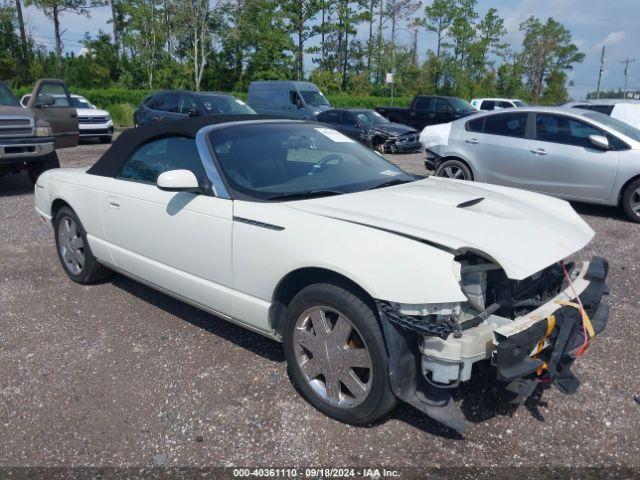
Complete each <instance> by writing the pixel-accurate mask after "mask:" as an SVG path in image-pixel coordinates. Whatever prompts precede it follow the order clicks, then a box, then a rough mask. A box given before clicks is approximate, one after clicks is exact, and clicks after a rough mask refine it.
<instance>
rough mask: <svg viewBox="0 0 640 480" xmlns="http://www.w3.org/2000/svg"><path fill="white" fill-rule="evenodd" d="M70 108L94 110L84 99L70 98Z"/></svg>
mask: <svg viewBox="0 0 640 480" xmlns="http://www.w3.org/2000/svg"><path fill="white" fill-rule="evenodd" d="M71 106H72V107H73V108H88V109H90V110H94V109H95V107H94V106H93V105H91V104H90V103H89V102H88V101H87V100H86V99H84V98H78V97H71Z"/></svg>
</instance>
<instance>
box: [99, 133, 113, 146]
mask: <svg viewBox="0 0 640 480" xmlns="http://www.w3.org/2000/svg"><path fill="white" fill-rule="evenodd" d="M99 138H100V143H103V144H107V143H111V135H109V136H108V137H99Z"/></svg>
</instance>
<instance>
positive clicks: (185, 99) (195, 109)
mask: <svg viewBox="0 0 640 480" xmlns="http://www.w3.org/2000/svg"><path fill="white" fill-rule="evenodd" d="M255 113H256V112H255V111H254V110H253V109H252V108H251V107H250V106H248V105H247V104H246V103H244V102H243V101H242V100H240V99H238V98H236V97H234V96H233V95H229V94H226V93H218V92H190V91H186V90H184V91H178V90H167V91H162V92H156V93H152V94H151V95H149V96H148V97H146V98H145V99H144V100H143V101H142V103H141V104H140V106H139V107H138V108H137V109H136V111H135V112H133V123H134V124H135V125H136V126H141V125H147V124H148V123H151V122H154V121H160V120H180V119H183V118H187V117H198V116H208V115H228V114H255Z"/></svg>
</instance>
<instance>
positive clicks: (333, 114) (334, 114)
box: [323, 110, 340, 125]
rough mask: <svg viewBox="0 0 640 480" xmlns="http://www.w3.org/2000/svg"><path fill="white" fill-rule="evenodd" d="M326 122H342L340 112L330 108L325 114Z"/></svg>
mask: <svg viewBox="0 0 640 480" xmlns="http://www.w3.org/2000/svg"><path fill="white" fill-rule="evenodd" d="M323 121H324V122H327V123H334V124H336V125H338V124H339V123H340V112H338V111H335V110H328V111H326V112H325V114H324V120H323Z"/></svg>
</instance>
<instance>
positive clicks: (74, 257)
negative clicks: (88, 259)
mask: <svg viewBox="0 0 640 480" xmlns="http://www.w3.org/2000/svg"><path fill="white" fill-rule="evenodd" d="M58 250H59V251H60V257H62V259H63V261H64V264H65V266H66V267H67V269H68V270H69V271H70V272H71V273H73V274H74V275H79V274H80V272H82V269H83V268H84V241H83V240H82V233H80V229H79V228H78V225H77V224H76V222H75V220H73V219H72V218H71V217H66V216H65V217H63V218H62V220H60V225H59V227H58Z"/></svg>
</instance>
